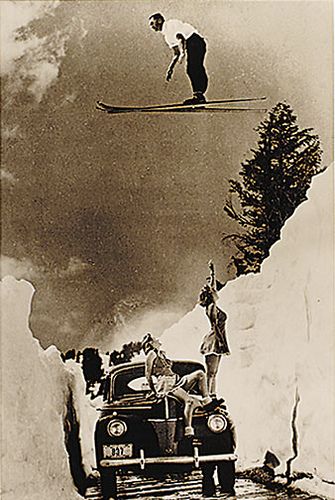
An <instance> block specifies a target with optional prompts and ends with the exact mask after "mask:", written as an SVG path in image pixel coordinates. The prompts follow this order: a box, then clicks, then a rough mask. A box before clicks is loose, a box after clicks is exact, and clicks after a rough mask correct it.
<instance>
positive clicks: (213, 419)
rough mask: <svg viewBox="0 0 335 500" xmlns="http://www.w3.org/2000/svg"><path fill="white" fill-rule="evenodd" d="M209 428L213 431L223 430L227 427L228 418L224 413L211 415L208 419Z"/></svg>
mask: <svg viewBox="0 0 335 500" xmlns="http://www.w3.org/2000/svg"><path fill="white" fill-rule="evenodd" d="M207 425H208V428H209V429H210V430H211V431H212V432H216V433H219V432H223V431H224V430H225V429H226V427H227V420H226V419H225V418H224V416H223V415H211V416H210V417H209V418H208V421H207Z"/></svg>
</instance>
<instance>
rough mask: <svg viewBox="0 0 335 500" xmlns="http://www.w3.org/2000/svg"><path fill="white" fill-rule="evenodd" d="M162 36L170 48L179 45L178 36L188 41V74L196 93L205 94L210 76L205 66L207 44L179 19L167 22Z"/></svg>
mask: <svg viewBox="0 0 335 500" xmlns="http://www.w3.org/2000/svg"><path fill="white" fill-rule="evenodd" d="M162 34H163V35H164V38H165V41H166V43H167V44H168V46H169V47H170V48H173V47H175V46H177V45H178V43H179V42H178V38H177V35H179V34H181V35H182V36H183V37H184V39H185V40H186V54H187V63H186V72H187V74H188V76H189V78H190V80H191V85H192V90H193V92H194V93H197V92H200V93H201V94H204V93H205V92H206V90H207V87H208V76H207V73H206V69H205V66H204V59H205V54H206V42H205V40H204V38H203V37H202V36H201V35H200V34H199V33H198V32H197V30H196V29H195V28H193V26H192V25H191V24H188V23H184V22H182V21H179V20H178V19H170V20H168V21H165V22H164V24H163V28H162Z"/></svg>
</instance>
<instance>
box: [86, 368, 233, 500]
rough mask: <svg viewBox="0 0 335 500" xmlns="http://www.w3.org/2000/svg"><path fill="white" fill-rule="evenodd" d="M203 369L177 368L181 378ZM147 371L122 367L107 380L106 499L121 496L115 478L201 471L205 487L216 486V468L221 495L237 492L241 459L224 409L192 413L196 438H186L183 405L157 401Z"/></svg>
mask: <svg viewBox="0 0 335 500" xmlns="http://www.w3.org/2000/svg"><path fill="white" fill-rule="evenodd" d="M199 369H201V370H204V367H203V366H202V365H201V363H197V362H194V361H175V362H174V364H173V371H174V372H175V373H177V374H178V375H180V376H183V375H185V374H188V373H192V372H193V371H195V370H199ZM144 370H145V368H144V362H136V363H126V364H123V365H118V366H116V367H114V368H113V369H112V370H111V373H110V374H109V376H108V377H107V380H106V386H105V393H104V397H103V399H104V405H103V407H102V408H101V409H100V416H99V419H98V421H97V423H96V429H95V448H96V458H97V467H98V470H99V472H100V478H101V490H102V496H103V499H104V500H107V499H110V498H113V499H114V498H117V474H122V473H128V474H129V473H133V474H136V475H141V474H142V475H145V476H152V477H160V478H161V477H162V476H164V475H166V474H171V473H173V474H175V473H187V472H191V471H192V470H194V469H200V470H202V477H203V487H204V485H206V482H207V484H209V485H210V482H211V481H212V483H213V479H212V476H213V472H214V469H215V466H217V469H218V477H219V482H220V486H221V488H222V491H231V490H233V487H234V482H235V460H236V458H237V457H236V455H235V453H234V452H235V439H234V430H233V424H232V421H231V418H230V417H229V414H228V411H227V409H226V407H225V405H224V404H221V406H219V407H218V408H216V409H215V410H213V411H210V412H206V411H204V410H203V409H202V408H197V409H196V410H195V412H194V414H193V427H194V430H195V436H194V437H193V438H192V439H190V438H185V437H184V418H183V406H182V405H181V403H180V402H178V401H177V400H176V399H175V398H173V397H172V396H167V397H165V398H164V399H161V400H158V401H157V400H156V399H154V398H153V397H152V396H150V392H151V391H150V390H149V387H148V384H147V382H146V379H145V376H144ZM193 394H194V395H196V392H195V391H194V392H193ZM205 488H206V486H205Z"/></svg>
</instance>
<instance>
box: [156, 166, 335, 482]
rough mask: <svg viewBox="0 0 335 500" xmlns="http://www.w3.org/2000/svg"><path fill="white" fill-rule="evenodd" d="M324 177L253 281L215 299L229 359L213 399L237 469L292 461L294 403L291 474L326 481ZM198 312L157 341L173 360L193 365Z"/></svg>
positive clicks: (329, 268) (329, 385)
mask: <svg viewBox="0 0 335 500" xmlns="http://www.w3.org/2000/svg"><path fill="white" fill-rule="evenodd" d="M332 175H333V172H332V169H331V168H328V169H327V171H326V172H325V173H323V174H321V175H319V176H317V177H316V178H315V179H314V181H313V185H312V188H311V190H310V192H309V194H310V198H309V200H308V201H307V202H305V203H303V204H302V205H301V206H300V207H299V208H298V209H297V211H296V213H295V214H294V216H293V217H292V218H291V219H290V220H289V221H288V222H287V224H286V225H285V227H284V228H283V231H282V238H281V240H280V241H279V242H277V243H276V244H275V245H274V247H273V248H272V251H271V256H270V257H269V258H268V259H267V260H266V261H265V262H264V264H263V268H262V272H261V273H260V274H258V275H248V276H241V277H239V278H238V279H236V280H235V281H233V282H230V283H228V285H227V286H226V287H225V288H224V289H223V290H222V291H221V294H220V301H219V305H220V307H221V308H222V309H223V310H225V311H226V312H227V314H228V323H227V328H228V336H229V341H230V346H231V351H232V355H231V356H228V357H225V358H223V361H222V364H221V367H220V372H219V387H220V392H221V393H222V394H223V395H224V396H225V398H226V399H227V401H228V404H229V407H230V409H231V411H232V413H233V415H234V418H235V421H236V424H237V428H238V436H239V449H238V453H239V456H240V461H241V465H242V466H249V465H252V464H255V463H256V462H257V460H259V459H261V458H262V457H263V455H264V452H265V451H266V450H267V449H269V448H271V449H272V450H273V451H274V452H275V453H276V454H277V455H278V456H279V457H280V458H281V460H282V461H284V464H283V465H282V470H283V469H284V468H285V461H286V460H287V459H288V458H289V457H290V456H291V455H292V454H293V453H292V446H291V415H292V408H293V404H294V400H295V393H296V390H297V391H298V393H299V396H300V402H299V404H298V416H297V422H296V424H297V429H298V435H299V456H298V458H297V459H296V460H295V461H294V462H293V468H295V469H297V470H299V469H300V470H305V471H311V472H316V473H317V474H319V475H320V476H321V477H323V478H327V479H331V478H332V476H333V474H334V470H335V467H334V449H333V444H334V403H335V399H334V394H335V393H334V373H335V372H334V340H333V334H334V315H333V313H334V311H333V298H334V279H333V269H334V267H333V228H334V221H333V214H334V210H333V199H332V186H333V182H332ZM208 329H209V327H208V320H207V318H206V317H205V314H204V310H203V309H202V308H200V306H197V307H196V308H195V309H194V310H193V311H192V312H190V313H189V314H188V315H186V316H185V317H184V318H183V319H182V320H181V321H180V322H179V323H178V324H176V325H174V326H173V327H171V328H170V329H168V330H166V331H165V332H164V334H163V336H162V341H163V345H164V346H165V347H166V350H167V352H168V353H169V354H170V355H171V356H173V357H176V358H195V359H201V356H200V355H199V352H198V347H199V344H200V341H201V338H202V336H203V334H204V333H206V332H207V331H208Z"/></svg>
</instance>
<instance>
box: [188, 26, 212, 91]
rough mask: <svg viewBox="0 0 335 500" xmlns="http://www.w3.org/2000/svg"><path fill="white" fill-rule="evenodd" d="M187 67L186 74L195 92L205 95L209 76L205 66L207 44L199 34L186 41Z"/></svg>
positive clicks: (194, 34)
mask: <svg viewBox="0 0 335 500" xmlns="http://www.w3.org/2000/svg"><path fill="white" fill-rule="evenodd" d="M186 52H187V67H186V72H187V74H188V76H189V78H190V80H191V85H192V89H193V92H201V93H202V94H204V93H205V92H206V90H207V86H208V76H207V73H206V69H205V66H204V59H205V54H206V42H205V40H204V39H203V38H202V37H201V36H199V35H198V34H197V33H193V35H191V36H190V38H189V39H188V40H186Z"/></svg>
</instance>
